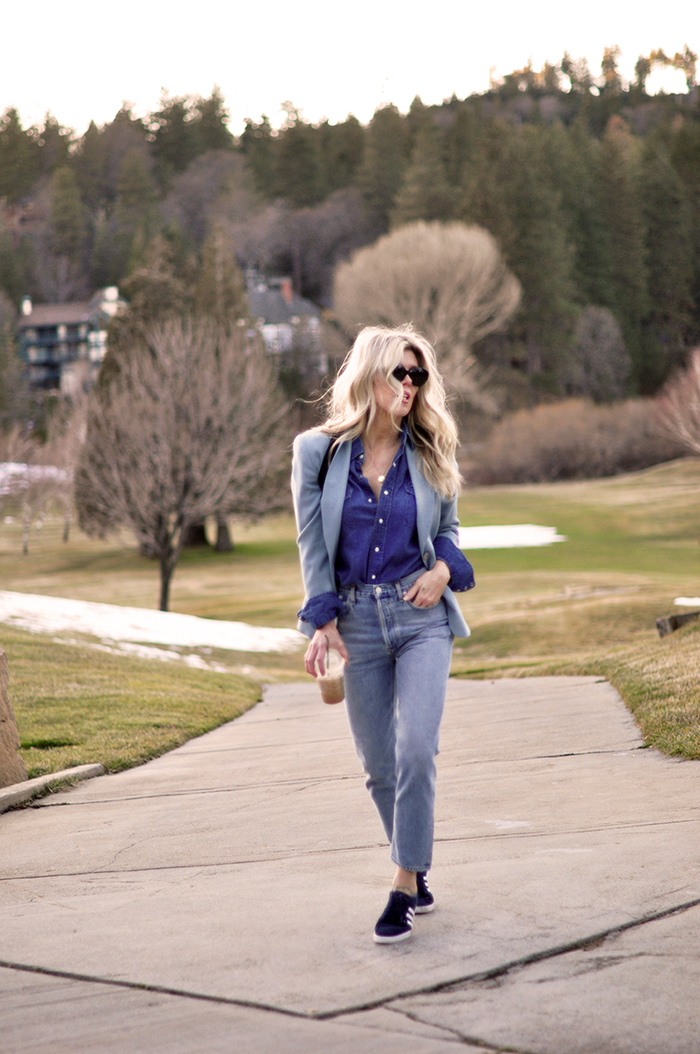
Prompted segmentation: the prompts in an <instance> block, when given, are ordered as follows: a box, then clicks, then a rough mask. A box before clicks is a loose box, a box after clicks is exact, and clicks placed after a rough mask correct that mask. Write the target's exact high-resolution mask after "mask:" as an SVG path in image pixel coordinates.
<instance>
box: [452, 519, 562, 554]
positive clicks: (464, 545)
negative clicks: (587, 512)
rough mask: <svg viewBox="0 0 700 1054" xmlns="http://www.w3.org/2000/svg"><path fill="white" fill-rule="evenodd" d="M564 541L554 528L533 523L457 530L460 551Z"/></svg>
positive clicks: (517, 547) (512, 547)
mask: <svg viewBox="0 0 700 1054" xmlns="http://www.w3.org/2000/svg"><path fill="white" fill-rule="evenodd" d="M565 541H566V535H564V534H557V529H556V527H540V526H538V524H535V523H508V524H503V525H492V526H489V527H460V528H459V548H460V549H519V548H521V547H528V546H536V545H551V544H552V542H565Z"/></svg>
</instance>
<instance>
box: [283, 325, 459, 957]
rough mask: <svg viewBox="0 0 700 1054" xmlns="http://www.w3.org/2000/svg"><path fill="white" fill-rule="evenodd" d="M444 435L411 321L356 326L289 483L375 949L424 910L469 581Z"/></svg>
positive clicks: (310, 654)
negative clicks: (345, 751) (375, 852)
mask: <svg viewBox="0 0 700 1054" xmlns="http://www.w3.org/2000/svg"><path fill="white" fill-rule="evenodd" d="M456 445H457V432H456V428H455V424H454V421H453V419H452V417H451V415H450V413H449V411H448V410H447V408H446V405H445V393H444V388H443V385H442V381H441V379H440V376H439V374H438V371H437V366H436V361H435V353H434V351H433V349H432V347H431V346H430V344H429V343H428V341H427V340H425V339H424V338H423V337H421V336H420V335H419V334H418V333H416V332H415V331H414V330H413V329H412V328H411V327H410V326H406V327H403V328H401V329H385V328H379V327H367V328H366V329H363V330H362V331H361V332H360V334H359V336H358V337H357V340H356V341H355V343H354V345H353V347H352V349H351V351H350V353H349V355H348V357H347V359H346V360H345V363H344V364H343V367H342V369H341V370H340V373H339V375H338V378H337V380H336V382H335V384H334V386H333V389H332V392H331V398H330V413H329V416H328V418H327V420H326V422H325V424H323V425H322V426H321V427H319V428H314V429H312V430H311V431H309V432H304V433H302V434H301V435H299V436H297V438H296V440H295V443H294V463H293V469H292V487H293V491H294V504H295V511H296V517H297V527H298V530H299V537H298V544H299V550H300V557H301V568H302V575H303V579H304V589H305V594H306V595H305V599H304V606H303V608H302V610H301V611H300V612H299V617H300V620H301V621H300V624H299V628H300V629H301V630H302V631H303V632H304V633H306V635H307V636H309V637H310V638H311V641H310V643H309V646H308V649H307V651H306V656H305V665H306V669H307V671H308V672H309V673H311V674H313V675H314V676H316V664H317V662H318V664H319V667H320V669H321V672H323V669H324V656H325V654H326V649H327V648H328V647H329V646H330V647H331V648H335V649H336V650H337V651H338V652H340V654H341V655H342V657H343V658H344V660H345V662H346V664H347V665H346V667H345V698H346V706H347V713H348V719H349V723H350V729H351V732H352V736H353V739H354V743H355V749H356V751H357V754H358V757H359V759H360V761H361V762H362V765H363V767H364V769H365V772H366V773H367V788H368V790H369V792H370V794H371V796H372V800H373V801H374V804H375V806H376V808H377V810H378V812H379V816H380V818H381V821H382V824H383V826H384V830H385V831H386V835H387V838H388V839H389V841H390V843H391V859H392V861H393V862H394V864H395V865H396V873H395V875H394V881H393V887H392V890H391V894H390V896H389V902H388V904H387V907H386V909H385V911H384V912H383V914H382V915H381V917H380V919H379V921H378V922H377V925H376V928H375V933H374V940H375V941H376V942H377V943H379V944H391V943H394V942H396V941H400V940H404V939H405V938H407V937H410V935H411V930H412V924H413V915H414V913H415V912H418V913H419V914H420V913H426V912H429V911H432V910H433V907H434V898H433V895H432V894H431V892H430V890H429V889H428V886H427V882H426V873H427V871H428V870H429V868H430V865H431V858H432V847H433V811H434V798H435V755H436V754H437V751H438V737H439V730H440V721H441V718H442V711H443V706H444V700H445V688H446V684H447V677H448V674H449V669H450V660H451V655H452V640H453V637H454V636H462V637H466V636H468V635H469V630H468V628H467V625H466V623H465V621H464V619H463V617H462V614H461V612H460V609H459V606H458V604H457V601H456V599H455V597H454V595H453V594H454V591H463V590H466V589H470V588H471V587H472V586H473V585H474V576H473V572H472V569H471V566H470V564H469V562H468V561H467V560H466V558H465V557H464V556H463V554H462V553H461V552H460V550H459V549H458V548H457V545H456V542H457V527H458V520H457V515H456V508H457V491H458V487H459V482H460V480H459V473H458V470H457V465H456V462H455V449H456Z"/></svg>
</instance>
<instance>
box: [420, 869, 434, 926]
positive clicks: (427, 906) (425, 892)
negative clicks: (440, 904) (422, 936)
mask: <svg viewBox="0 0 700 1054" xmlns="http://www.w3.org/2000/svg"><path fill="white" fill-rule="evenodd" d="M427 874H428V872H427V871H416V885H417V886H418V896H417V897H416V915H427V914H428V912H429V911H432V910H433V909H434V907H435V897H434V896H433V894H432V893H431V892H430V890H429V889H428V883H427V882H426V877H427Z"/></svg>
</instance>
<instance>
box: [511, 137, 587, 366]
mask: <svg viewBox="0 0 700 1054" xmlns="http://www.w3.org/2000/svg"><path fill="white" fill-rule="evenodd" d="M504 175H505V176H506V178H507V184H506V187H505V188H504V189H505V191H506V193H507V198H508V202H509V211H510V214H511V224H512V230H513V235H512V238H511V240H510V243H509V245H508V248H507V250H506V260H507V262H508V265H509V266H510V267H511V268H512V270H513V271H514V273H515V275H516V276H517V277H518V278H519V279H520V282H521V285H522V290H523V292H522V300H521V305H520V310H519V311H518V314H517V317H516V319H515V321H514V323H513V327H512V330H511V331H512V333H513V334H514V336H515V339H516V341H517V342H518V343H519V344H520V346H521V349H522V350H521V355H523V356H524V359H525V362H526V367H527V372H528V374H531V375H532V374H535V375H536V374H542V375H543V376H542V381H543V382H545V383H546V384H551V385H556V372H557V370H558V369H559V368H560V366H561V363H562V362H563V361H564V360H565V359H566V357H567V355H568V353H569V345H570V340H571V334H572V330H573V325H574V322H575V319H576V303H575V295H576V289H575V284H574V280H573V270H574V253H573V248H572V246H571V243H570V242H569V239H568V236H567V227H566V222H565V220H564V217H563V215H562V211H561V205H560V197H559V194H558V193H557V192H556V191H555V190H553V189H552V187H551V186H550V185H549V182H548V180H547V174H546V170H545V169H544V165H543V151H542V143H541V133H540V132H539V130H538V129H536V128H525V129H523V130H522V134H521V135H520V136H518V137H517V139H516V140H515V141H514V143H513V144H512V152H511V157H510V164H509V167H508V173H507V175H506V174H504Z"/></svg>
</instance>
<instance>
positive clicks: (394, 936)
mask: <svg viewBox="0 0 700 1054" xmlns="http://www.w3.org/2000/svg"><path fill="white" fill-rule="evenodd" d="M415 911H416V897H409V896H408V894H407V893H402V892H401V890H400V889H392V891H391V894H390V896H389V903H388V904H387V906H386V907H385V908H384V911H383V912H382V914H381V915H380V916H379V920H378V922H377V925H376V926H375V928H374V942H375V944H396V942H397V941H405V940H406V938H407V937H410V936H411V931H412V929H413V916H414V914H415Z"/></svg>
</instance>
